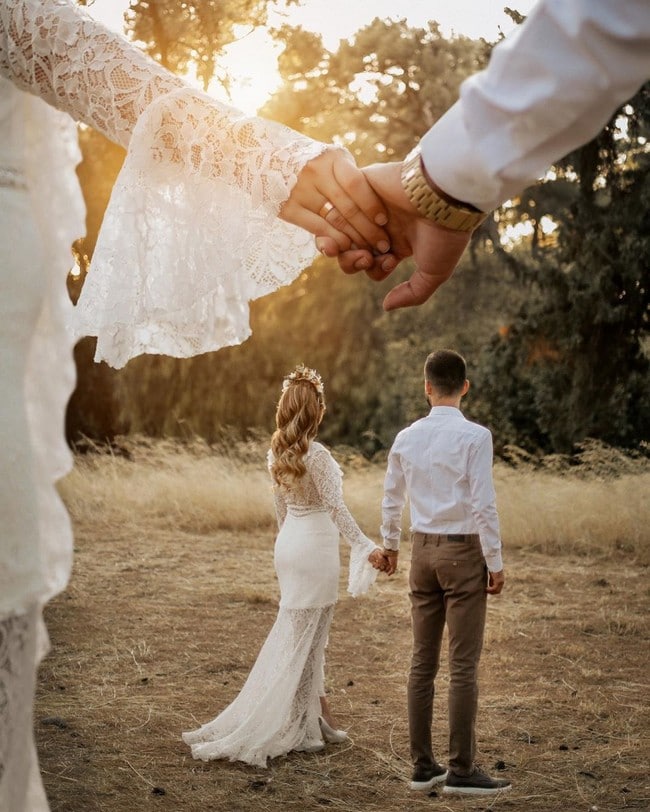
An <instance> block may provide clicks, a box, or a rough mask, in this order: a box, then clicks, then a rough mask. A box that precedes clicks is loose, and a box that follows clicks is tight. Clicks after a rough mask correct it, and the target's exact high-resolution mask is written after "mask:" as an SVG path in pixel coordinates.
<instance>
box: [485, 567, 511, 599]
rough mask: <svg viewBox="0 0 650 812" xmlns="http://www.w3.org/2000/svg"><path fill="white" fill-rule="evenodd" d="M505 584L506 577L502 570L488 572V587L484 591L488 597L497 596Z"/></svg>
mask: <svg viewBox="0 0 650 812" xmlns="http://www.w3.org/2000/svg"><path fill="white" fill-rule="evenodd" d="M505 582H506V576H505V573H504V571H503V570H499V572H489V573H488V585H487V587H486V588H485V591H486V592H487V593H488V595H498V594H499V593H500V592H501V590H502V589H503V585H504V584H505Z"/></svg>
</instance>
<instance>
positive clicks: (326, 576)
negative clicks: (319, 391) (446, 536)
mask: <svg viewBox="0 0 650 812" xmlns="http://www.w3.org/2000/svg"><path fill="white" fill-rule="evenodd" d="M305 463H306V467H307V473H306V474H305V476H304V477H303V479H302V480H301V482H300V483H299V485H298V486H297V487H295V488H291V489H286V488H283V489H278V488H276V491H275V494H276V510H277V516H278V525H279V527H280V531H279V533H278V536H277V539H276V543H275V556H274V560H275V569H276V573H277V576H278V582H279V584H280V608H279V611H278V615H277V618H276V620H275V623H274V625H273V628H272V629H271V631H270V633H269V636H268V637H267V639H266V641H265V643H264V645H263V646H262V649H261V650H260V653H259V655H258V657H257V660H256V662H255V664H254V666H253V668H252V670H251V672H250V674H249V676H248V678H247V680H246V682H245V684H244V687H243V688H242V690H241V692H240V693H239V695H238V696H237V697H236V699H235V700H234V701H233V702H232V703H231V704H230V705H229V706H228V707H227V708H226V709H225V710H224V711H222V713H220V714H219V716H217V717H216V719H213V720H212V721H211V722H208V723H207V724H205V725H203V726H202V727H200V728H198V729H197V730H194V731H191V732H188V733H183V739H184V741H185V742H186V743H187V744H189V745H190V746H191V748H192V755H193V756H194V758H197V759H202V760H204V761H208V760H212V759H229V760H231V761H244V762H246V763H248V764H254V765H256V766H260V767H266V766H267V761H268V759H269V758H275V757H277V756H280V755H284V754H286V753H288V752H290V751H291V750H299V749H301V748H304V747H309V746H312V745H314V744H320V743H322V737H321V733H320V728H319V723H318V717H319V714H320V697H321V696H324V694H325V682H324V665H325V647H326V645H327V638H328V634H329V629H330V625H331V622H332V617H333V614H334V605H335V603H336V600H337V592H338V579H339V570H340V563H339V533H342V534H344V535H345V537H346V539H347V541H348V543H349V544H350V547H351V556H350V577H349V585H348V589H349V591H350V592H351V593H352V594H354V595H359V594H362V593H363V592H366V591H367V590H368V589H369V587H370V585H371V584H372V583H373V582H374V580H375V578H376V575H377V571H376V570H375V569H373V567H372V565H371V564H370V563H369V561H368V555H369V554H370V553H371V552H372V551H373V550H374V549H376V545H375V544H374V542H372V541H371V540H370V539H369V538H367V537H366V536H365V535H364V534H363V533H362V532H361V530H360V529H359V527H358V525H357V523H356V522H355V521H354V519H353V518H352V516H351V515H350V512H349V511H348V509H347V507H346V506H345V503H344V501H343V491H342V487H341V480H342V475H341V471H340V468H339V467H338V465H337V464H336V463H335V461H334V459H333V458H332V456H331V454H330V453H329V451H327V449H326V448H324V446H322V445H320V443H312V444H311V447H310V450H309V452H308V454H307V455H306V457H305Z"/></svg>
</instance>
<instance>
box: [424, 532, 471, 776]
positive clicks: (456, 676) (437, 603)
mask: <svg viewBox="0 0 650 812" xmlns="http://www.w3.org/2000/svg"><path fill="white" fill-rule="evenodd" d="M411 541H412V555H411V572H410V578H409V585H410V590H411V592H410V597H411V619H412V626H413V656H412V660H411V671H410V674H409V681H408V718H409V736H410V742H411V758H412V759H413V764H414V766H415V767H422V768H424V769H426V768H428V767H431V766H433V764H434V762H435V759H434V756H433V750H432V747H431V723H432V719H433V699H434V695H435V687H434V682H435V677H436V674H437V673H438V667H439V665H440V648H441V644H442V635H443V631H444V627H445V623H446V624H447V629H448V636H449V677H450V681H449V769H450V770H451V771H452V772H453V773H455V774H456V775H461V776H463V775H469V774H470V773H471V772H472V770H473V768H474V755H475V750H476V742H475V723H476V708H477V703H478V681H477V675H478V664H479V659H480V656H481V648H482V646H483V632H484V629H485V610H486V603H487V601H486V598H487V595H486V592H485V588H486V586H487V567H486V565H485V559H484V558H483V554H482V552H481V545H480V542H479V537H478V535H466V536H454V535H451V536H446V535H427V534H424V533H412V534H411Z"/></svg>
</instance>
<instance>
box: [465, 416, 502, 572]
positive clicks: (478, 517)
mask: <svg viewBox="0 0 650 812" xmlns="http://www.w3.org/2000/svg"><path fill="white" fill-rule="evenodd" d="M492 456H493V455H492V435H491V434H490V433H489V432H487V431H486V432H485V434H484V435H483V436H482V437H481V438H480V440H479V441H478V442H477V443H476V444H475V445H474V447H473V448H472V452H471V454H470V456H469V466H468V476H469V490H470V500H471V506H472V514H473V515H474V521H475V522H476V524H477V526H478V531H479V537H480V539H481V549H482V550H483V557H484V558H485V562H486V564H487V566H488V569H489V570H490V572H500V571H501V570H502V569H503V560H502V558H501V537H500V531H499V517H498V514H497V506H496V493H495V490H494V482H493V479H492Z"/></svg>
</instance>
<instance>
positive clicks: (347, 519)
mask: <svg viewBox="0 0 650 812" xmlns="http://www.w3.org/2000/svg"><path fill="white" fill-rule="evenodd" d="M271 461H272V456H271V452H269V458H268V463H269V465H270V464H271ZM304 461H305V466H306V468H307V471H306V473H305V475H304V476H303V477H302V479H301V480H300V481H299V482H298V483H296V484H295V485H294V486H293V487H292V488H290V489H289V488H286V487H279V486H277V485H276V486H275V487H274V489H273V496H274V501H275V510H276V515H277V518H278V526H282V523H283V522H284V519H285V517H286V515H287V513H290V514H291V515H293V516H304V515H306V514H308V513H315V512H318V511H322V510H325V511H327V513H328V514H329V515H330V517H331V519H332V521H333V522H334V524H335V525H336V527H337V529H338V531H339V533H341V535H342V536H344V538H345V539H346V540H347V542H348V544H349V545H350V550H351V552H350V571H349V578H348V592H350V594H352V595H354V596H355V597H356V596H358V595H362V594H364V593H365V592H367V591H368V589H369V588H370V587H371V585H372V584H373V583H374V582H375V580H376V578H377V570H376V569H374V567H373V566H372V564H370V562H369V561H368V556H369V555H370V553H371V552H372V551H373V550H374V549H376V548H377V545H376V544H375V543H374V542H373V541H372V540H371V539H369V538H368V537H367V536H366V535H365V534H364V533H363V532H362V531H361V529H360V527H359V525H358V524H357V523H356V521H355V520H354V517H353V516H352V514H351V513H350V511H349V510H348V508H347V506H346V504H345V501H344V499H343V472H342V471H341V468H340V466H339V465H338V464H337V462H336V461H335V460H334V458H333V457H332V455H331V454H330V452H329V451H328V450H327V448H325V446H324V445H322V444H321V443H318V442H312V443H311V444H310V447H309V451H308V452H307V454H306V455H305V460H304Z"/></svg>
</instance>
